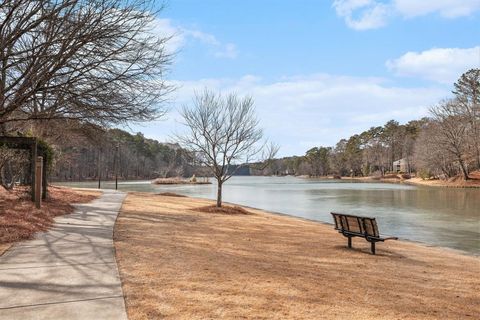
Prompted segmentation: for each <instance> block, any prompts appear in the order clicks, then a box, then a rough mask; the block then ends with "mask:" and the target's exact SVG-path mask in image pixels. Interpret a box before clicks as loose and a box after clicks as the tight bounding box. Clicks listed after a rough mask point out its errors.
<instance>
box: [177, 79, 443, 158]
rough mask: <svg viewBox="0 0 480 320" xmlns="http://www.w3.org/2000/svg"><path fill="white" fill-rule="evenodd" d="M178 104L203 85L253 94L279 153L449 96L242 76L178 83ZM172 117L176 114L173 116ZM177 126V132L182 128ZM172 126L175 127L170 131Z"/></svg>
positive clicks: (409, 114)
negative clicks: (269, 80) (277, 144)
mask: <svg viewBox="0 0 480 320" xmlns="http://www.w3.org/2000/svg"><path fill="white" fill-rule="evenodd" d="M175 84H176V85H177V86H179V87H180V89H179V91H178V92H177V93H176V98H177V99H176V101H177V104H178V105H179V106H180V105H183V104H189V103H191V98H192V96H193V93H194V92H195V91H202V90H203V89H204V88H205V87H207V88H210V89H213V90H217V91H221V92H232V91H233V92H238V93H240V94H242V95H243V94H249V95H252V96H253V97H254V100H255V105H256V108H257V112H258V115H259V118H260V119H261V125H262V126H263V127H264V128H265V133H266V135H268V136H269V137H271V138H273V139H275V140H276V141H279V142H282V150H281V154H282V155H292V154H302V153H303V152H305V150H307V149H308V148H310V147H313V146H320V145H324V146H329V145H333V144H334V143H336V142H337V141H338V140H339V139H341V138H348V137H349V136H350V135H352V134H355V133H358V132H361V131H363V130H366V129H368V128H369V127H371V126H375V125H382V124H384V123H386V122H387V121H388V120H390V119H396V120H399V121H402V122H406V121H409V120H412V119H417V118H420V117H423V116H425V115H426V114H427V112H428V108H429V107H430V106H432V105H433V104H435V103H436V102H438V101H439V100H440V99H443V98H445V97H447V96H448V95H449V94H450V92H449V90H448V89H445V88H444V87H439V88H435V87H418V88H405V87H399V86H392V85H391V83H390V82H389V81H387V80H385V79H382V78H368V77H351V76H341V75H331V74H312V75H307V76H295V77H284V78H282V79H278V80H276V81H272V82H265V81H264V80H263V79H262V78H260V77H257V76H254V75H246V76H244V77H241V78H235V79H231V78H225V79H199V80H196V81H182V82H176V83H175ZM171 117H173V118H174V119H176V118H178V115H177V114H175V113H174V114H171ZM181 129H182V127H181V126H180V125H178V123H177V125H176V129H175V130H181ZM172 130H173V129H172Z"/></svg>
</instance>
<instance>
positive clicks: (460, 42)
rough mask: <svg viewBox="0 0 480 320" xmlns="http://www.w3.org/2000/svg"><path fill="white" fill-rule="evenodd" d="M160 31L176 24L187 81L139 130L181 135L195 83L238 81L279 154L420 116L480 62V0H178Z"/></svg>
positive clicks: (178, 75) (174, 71) (166, 137)
mask: <svg viewBox="0 0 480 320" xmlns="http://www.w3.org/2000/svg"><path fill="white" fill-rule="evenodd" d="M155 32H158V33H159V34H162V35H168V34H174V35H175V36H174V38H173V39H172V41H171V42H170V44H169V45H168V46H169V50H172V51H176V52H178V53H177V55H176V57H175V60H174V64H173V65H172V67H171V70H170V73H169V74H168V77H167V78H168V80H169V81H171V82H172V83H174V84H175V85H177V86H178V88H179V89H178V90H177V91H176V92H175V93H174V94H172V95H171V97H170V98H171V99H170V112H169V113H168V115H167V116H166V117H165V118H164V119H163V120H162V121H155V122H152V123H148V124H143V125H141V126H137V125H136V126H133V127H132V130H133V131H141V132H144V133H145V135H146V136H147V137H151V138H156V139H159V140H161V141H172V138H171V136H172V133H173V132H175V131H181V130H182V126H181V124H180V123H179V121H180V118H179V116H178V113H177V111H176V110H178V108H179V107H181V106H182V105H184V104H188V103H189V102H190V101H191V97H192V95H193V93H194V91H195V90H197V91H198V90H202V89H203V88H205V87H207V88H210V89H213V90H218V91H221V92H224V93H227V92H232V91H235V92H237V93H238V94H240V95H251V96H253V98H254V99H255V105H256V109H257V113H258V116H259V118H260V122H261V125H262V127H263V128H264V129H265V136H266V137H267V138H269V139H270V140H273V141H275V142H276V143H278V144H279V145H280V146H281V149H280V154H279V155H280V156H287V155H301V154H304V153H305V151H306V150H307V149H309V148H311V147H314V146H321V145H322V146H332V145H334V144H335V143H336V142H337V141H338V140H339V139H341V138H348V137H349V136H350V135H352V134H354V133H360V132H361V131H363V130H366V129H368V128H369V127H371V126H376V125H382V124H384V123H385V122H387V121H388V120H390V119H396V120H398V121H400V122H406V121H408V120H412V119H417V118H420V117H422V116H424V115H426V114H427V113H428V107H430V106H432V105H434V104H435V103H437V102H438V101H439V100H441V99H443V98H448V97H449V96H450V95H451V94H450V91H451V90H452V85H453V82H454V81H455V80H456V79H457V78H458V76H460V75H461V73H463V72H464V71H466V70H467V69H469V68H476V67H480V40H479V39H480V0H464V1H462V0H456V1H455V0H436V1H431V0H422V1H418V0H390V1H375V0H341V1H339V0H337V1H327V0H316V1H314V0H296V1H294V0H289V1H287V0H283V1H282V0H276V1H274V0H255V1H253V0H242V1H234V0H230V1H226V0H203V1H197V0H170V1H168V2H166V8H165V9H164V10H163V11H162V12H161V14H160V15H159V16H158V19H157V21H156V26H155Z"/></svg>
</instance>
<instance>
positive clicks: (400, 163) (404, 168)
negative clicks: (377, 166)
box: [393, 158, 410, 172]
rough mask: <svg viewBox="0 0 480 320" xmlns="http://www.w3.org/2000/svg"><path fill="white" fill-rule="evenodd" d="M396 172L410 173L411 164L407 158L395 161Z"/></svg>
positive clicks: (394, 168) (394, 169)
mask: <svg viewBox="0 0 480 320" xmlns="http://www.w3.org/2000/svg"><path fill="white" fill-rule="evenodd" d="M393 171H394V172H410V168H409V164H408V161H407V159H406V158H402V159H399V160H397V161H393Z"/></svg>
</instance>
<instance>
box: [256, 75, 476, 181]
mask: <svg viewBox="0 0 480 320" xmlns="http://www.w3.org/2000/svg"><path fill="white" fill-rule="evenodd" d="M452 93H453V97H452V98H450V99H446V100H443V101H440V102H439V103H438V104H437V105H435V106H433V107H431V108H430V110H429V116H428V117H425V118H422V119H420V120H412V121H409V122H408V123H405V124H400V123H399V122H398V121H395V120H390V121H388V122H387V123H386V124H385V125H383V126H378V127H371V128H370V129H368V130H366V131H364V132H361V133H359V134H355V135H353V136H351V137H350V138H348V139H341V140H340V141H338V143H337V144H336V145H335V146H332V147H325V146H319V147H314V148H311V149H310V150H308V151H307V152H306V153H305V155H303V156H297V157H286V158H283V159H276V160H274V161H272V164H271V166H269V167H268V168H266V169H265V170H263V171H255V170H253V171H252V173H253V174H294V175H309V176H327V175H338V176H370V175H378V176H384V175H385V174H386V173H392V172H395V173H397V172H400V173H404V174H411V173H413V172H415V173H416V174H417V175H419V176H421V177H423V178H428V177H437V178H438V177H440V178H449V177H453V176H456V175H461V176H462V177H463V178H464V179H469V172H472V171H474V170H479V169H480V69H472V70H469V71H467V72H466V73H464V74H463V75H462V76H461V77H460V78H459V79H458V81H457V82H456V83H455V84H454V89H453V91H452Z"/></svg>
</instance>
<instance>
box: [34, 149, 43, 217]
mask: <svg viewBox="0 0 480 320" xmlns="http://www.w3.org/2000/svg"><path fill="white" fill-rule="evenodd" d="M42 171H43V158H42V157H37V159H36V161H35V207H37V209H40V207H41V206H42V189H43V188H42V176H43V174H42Z"/></svg>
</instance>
